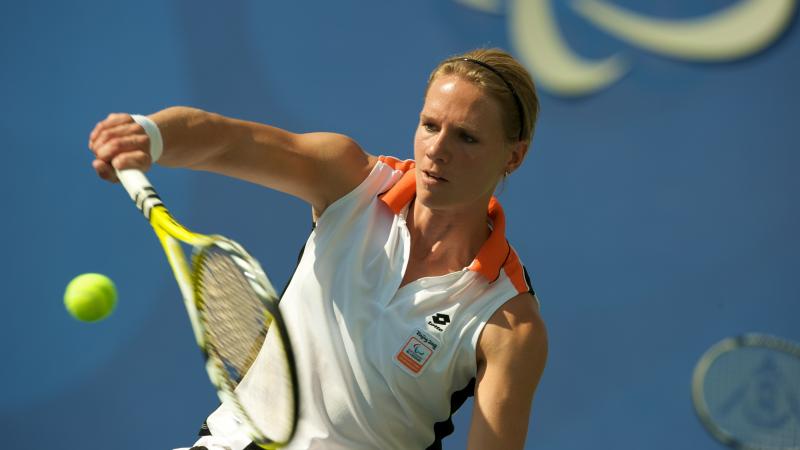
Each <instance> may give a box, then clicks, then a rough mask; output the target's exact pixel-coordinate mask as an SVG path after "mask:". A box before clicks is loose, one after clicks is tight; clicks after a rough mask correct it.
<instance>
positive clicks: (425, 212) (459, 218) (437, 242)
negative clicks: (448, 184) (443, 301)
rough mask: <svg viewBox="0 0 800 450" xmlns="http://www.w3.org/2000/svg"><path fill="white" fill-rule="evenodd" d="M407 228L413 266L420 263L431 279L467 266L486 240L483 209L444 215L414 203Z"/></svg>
mask: <svg viewBox="0 0 800 450" xmlns="http://www.w3.org/2000/svg"><path fill="white" fill-rule="evenodd" d="M407 224H408V230H409V233H410V234H411V260H412V262H418V263H422V265H423V266H426V267H428V268H429V269H430V270H431V271H433V272H435V273H433V275H435V274H443V273H449V272H453V271H456V270H460V269H462V268H463V267H465V266H468V265H469V264H470V263H471V262H472V260H473V259H474V258H475V256H476V255H477V254H478V251H479V250H480V248H481V246H482V245H483V243H484V242H486V239H487V238H488V237H489V227H488V225H487V219H486V206H484V207H483V208H482V209H480V210H479V209H477V208H472V209H465V210H454V211H443V210H434V209H430V208H427V207H425V206H424V205H422V204H421V203H420V202H418V201H416V199H415V200H413V201H412V204H411V206H410V207H409V214H408V218H407ZM440 272H441V273H440Z"/></svg>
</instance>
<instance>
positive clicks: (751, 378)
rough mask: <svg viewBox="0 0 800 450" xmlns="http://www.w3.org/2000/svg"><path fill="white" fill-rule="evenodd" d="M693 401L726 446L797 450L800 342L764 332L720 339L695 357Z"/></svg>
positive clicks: (799, 445) (745, 449) (799, 434)
mask: <svg viewBox="0 0 800 450" xmlns="http://www.w3.org/2000/svg"><path fill="white" fill-rule="evenodd" d="M692 400H693V403H694V407H695V411H696V412H697V415H698V417H699V418H700V421H701V422H702V423H703V425H704V426H705V427H706V428H707V429H708V431H709V432H710V433H711V434H712V435H713V436H714V437H715V438H716V439H717V440H719V441H720V442H722V443H723V444H725V445H728V446H730V447H732V448H735V449H743V450H751V449H752V450H756V449H757V450H797V449H800V346H798V345H797V344H795V343H792V342H789V341H786V340H783V339H779V338H777V337H773V336H768V335H762V334H745V335H742V336H739V337H732V338H727V339H724V340H722V341H720V342H719V343H717V344H715V345H714V346H712V347H711V348H710V349H708V351H707V352H706V353H705V354H704V355H703V356H702V357H701V358H700V360H699V361H698V363H697V366H696V367H695V370H694V375H693V377H692Z"/></svg>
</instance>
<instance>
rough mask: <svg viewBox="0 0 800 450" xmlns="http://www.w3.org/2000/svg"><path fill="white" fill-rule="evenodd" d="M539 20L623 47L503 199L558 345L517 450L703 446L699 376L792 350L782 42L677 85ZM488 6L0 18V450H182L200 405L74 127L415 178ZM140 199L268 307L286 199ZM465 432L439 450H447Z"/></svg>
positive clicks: (77, 12) (502, 18) (497, 17)
mask: <svg viewBox="0 0 800 450" xmlns="http://www.w3.org/2000/svg"><path fill="white" fill-rule="evenodd" d="M532 1H533V0H532ZM536 1H540V0H536ZM734 3H736V1H733V0H730V1H723V0H715V1H712V0H708V1H703V2H696V1H694V2H693V1H690V0H681V1H666V0H665V1H653V2H647V5H646V8H647V9H646V10H645V11H641V12H644V13H647V14H649V15H652V16H654V17H656V16H657V17H663V18H687V17H693V16H695V15H700V14H706V13H709V11H715V10H718V9H720V8H724V7H726V6H730V5H732V4H734ZM617 4H618V5H622V6H627V7H630V8H632V9H635V8H637V7H641V8H645V6H639V4H640V2H633V1H621V0H620V1H618V2H617ZM552 6H553V8H554V13H555V18H556V21H557V23H558V26H559V27H560V29H561V32H562V34H563V37H564V39H565V40H566V41H567V42H568V43H569V45H570V46H571V47H572V48H573V50H574V51H575V52H576V53H579V54H583V55H585V56H587V57H603V56H605V55H609V54H612V53H615V52H618V51H624V52H625V54H626V55H628V57H629V59H630V61H631V68H630V72H629V73H628V74H627V75H626V76H625V77H624V78H623V79H622V80H621V81H619V82H617V83H615V84H613V85H611V86H609V87H608V88H606V89H603V90H600V91H598V92H595V93H593V94H591V95H588V96H581V97H577V98H563V97H560V96H558V95H554V94H553V93H551V92H547V91H546V90H544V89H542V92H541V97H542V115H541V119H540V122H539V128H538V133H537V136H536V138H535V140H534V144H533V147H532V151H531V153H530V155H529V157H528V160H527V162H526V165H525V166H524V168H523V170H521V171H519V172H517V173H515V174H514V176H513V177H512V178H511V179H510V180H509V183H508V185H507V186H506V189H505V191H504V192H503V193H502V195H501V201H502V202H503V203H504V206H505V208H506V211H507V213H508V215H509V231H508V232H509V235H510V239H511V241H512V242H513V243H514V245H515V247H516V248H517V250H518V252H519V253H520V254H521V255H522V257H523V259H524V260H525V262H526V264H527V266H528V268H529V271H530V273H531V276H532V278H533V281H534V285H535V287H536V289H537V292H538V294H539V296H540V297H541V300H542V305H543V314H544V316H545V318H546V320H547V323H548V326H549V333H550V341H551V354H550V359H549V364H548V368H547V371H546V373H545V376H544V378H543V380H542V383H541V386H540V390H539V393H538V396H537V399H536V403H535V407H534V412H533V415H532V418H531V428H530V433H529V438H528V445H527V447H528V448H530V449H564V450H567V449H586V448H599V449H605V448H619V449H641V448H648V449H674V448H692V449H701V448H702V449H717V448H720V445H719V444H717V443H715V442H714V441H713V440H712V439H711V438H710V437H708V436H707V435H706V433H705V431H704V430H703V429H702V427H701V425H700V424H699V423H698V421H697V420H696V417H695V415H694V413H693V410H692V407H691V401H690V397H689V380H690V377H691V373H692V369H693V367H694V364H695V362H696V361H697V359H698V358H699V356H700V355H701V354H702V353H703V352H704V351H705V350H706V349H707V348H708V347H709V346H710V345H711V344H713V343H714V342H716V341H718V340H720V339H722V338H723V337H726V336H729V335H735V334H739V333H741V332H746V331H760V332H767V333H771V334H776V335H779V336H783V337H785V338H789V339H794V340H800V327H798V325H797V323H798V321H797V318H798V314H800V302H798V300H799V299H800V277H799V276H798V268H800V257H799V256H798V255H800V239H798V237H800V236H799V234H800V233H799V232H798V230H800V211H798V207H797V205H798V203H797V194H798V192H800V177H799V176H798V175H797V172H798V168H800V152H798V144H797V142H798V122H797V113H796V104H797V102H798V100H800V87H798V85H799V83H798V80H800V31H798V27H797V26H794V25H792V26H790V27H789V28H788V29H787V30H786V31H785V32H784V33H783V34H782V35H781V36H780V38H779V39H778V40H777V41H776V42H775V43H774V44H772V45H771V46H770V47H769V48H767V49H766V50H764V51H763V52H760V53H758V54H756V55H752V56H750V57H747V58H744V59H740V60H737V61H733V62H727V63H715V64H711V63H703V62H692V63H690V62H686V61H682V60H680V59H679V58H665V57H661V56H657V55H654V54H652V53H648V52H646V51H642V50H639V49H637V48H635V47H633V46H630V45H628V44H626V43H624V42H622V41H620V40H617V39H614V38H612V37H610V36H608V35H607V34H604V33H603V32H601V31H599V30H598V29H597V28H594V27H592V26H591V25H590V24H588V23H587V22H586V21H585V20H583V19H581V18H580V17H579V16H578V15H576V14H575V13H574V12H573V11H572V10H571V9H570V8H569V7H568V4H567V2H556V1H553V2H552ZM506 12H508V14H506V13H503V12H502V11H501V12H500V13H498V14H489V13H485V12H481V11H479V10H477V9H474V8H470V7H467V6H464V5H461V4H458V3H455V2H453V1H448V0H409V1H403V2H394V3H392V4H389V3H387V2H374V1H367V0H347V1H337V2H322V1H320V2H311V1H294V2H255V1H251V2H229V3H224V4H223V2H211V1H190V0H175V1H140V2H109V1H96V0H91V1H82V2H56V1H31V2H13V3H12V2H4V3H2V8H1V9H0V61H2V63H0V64H2V65H1V66H0V104H2V108H0V136H2V138H1V139H2V148H3V155H4V157H3V160H4V164H3V169H2V172H3V176H2V177H0V187H2V188H3V192H4V193H6V199H5V206H6V208H5V209H4V213H3V220H2V221H0V227H2V228H0V230H2V233H3V235H4V236H6V238H5V242H4V250H5V251H4V257H3V258H2V263H1V264H2V271H0V273H1V274H2V275H0V276H2V284H3V294H2V302H3V311H4V314H3V315H2V327H0V333H1V334H0V337H2V341H3V342H5V343H6V347H5V350H4V354H5V355H6V357H5V358H4V364H3V368H2V375H1V376H2V386H4V387H3V389H2V390H0V436H1V439H2V442H3V445H4V447H5V448H14V449H41V448H48V447H50V446H56V447H58V448H76V449H77V448H80V449H84V450H90V449H107V448H116V449H120V450H123V449H131V450H133V449H142V448H161V449H169V448H172V447H178V446H182V445H190V444H191V443H192V442H193V441H194V433H195V432H196V429H197V426H198V425H199V424H200V423H201V422H202V420H203V418H204V417H205V415H206V414H207V413H208V412H209V411H210V410H211V409H212V408H213V407H214V406H215V404H216V399H215V396H214V393H213V390H212V389H211V388H210V386H209V385H208V383H207V381H206V378H205V375H204V371H203V370H202V367H201V358H200V355H199V354H198V352H197V351H196V350H195V349H194V347H193V343H192V337H191V330H190V327H189V324H188V321H187V320H186V318H185V315H184V313H183V310H182V308H183V307H182V305H181V302H180V300H179V294H178V290H177V288H176V286H175V284H174V282H173V280H172V278H171V275H170V273H169V271H168V266H167V265H166V263H165V262H164V260H163V257H162V255H161V250H160V248H159V246H158V245H157V243H156V241H155V240H154V239H153V236H152V235H151V231H150V230H149V229H148V227H147V226H146V223H145V222H144V221H143V220H142V219H141V217H140V216H139V214H138V212H137V211H136V210H135V209H134V208H132V207H131V205H130V204H129V202H128V201H127V199H126V198H125V194H124V193H123V191H122V189H121V188H120V187H119V186H112V185H108V184H107V183H105V182H102V181H101V180H99V179H97V178H96V177H95V176H94V173H93V171H92V169H91V166H90V161H91V157H90V153H89V152H88V151H87V150H86V141H87V136H88V133H89V131H90V130H91V129H92V127H93V126H94V124H95V122H97V121H98V120H100V119H101V118H103V117H104V116H105V115H106V114H107V113H109V112H114V111H126V112H139V113H149V112H152V111H155V110H158V109H161V108H163V107H166V106H169V105H174V104H183V105H191V106H196V107H200V108H205V109H209V110H212V111H216V112H220V113H223V114H227V115H233V116H236V117H241V118H247V119H251V120H258V121H264V122H268V123H271V124H275V125H277V126H281V127H285V128H287V129H290V130H292V131H297V132H302V131H310V130H330V131H337V132H342V133H347V134H350V135H351V136H353V137H354V138H356V139H357V140H358V141H359V142H360V143H361V144H362V145H363V146H364V147H365V148H366V149H367V150H368V151H370V152H371V153H374V154H393V155H397V156H400V157H407V158H410V157H411V156H412V148H411V145H412V137H413V131H414V127H415V124H416V117H417V114H418V111H419V108H420V106H421V102H422V92H423V89H424V86H425V80H426V77H427V74H428V72H429V71H430V69H431V68H432V67H433V66H434V65H435V64H436V62H437V61H438V60H440V59H442V58H444V57H446V56H449V55H451V54H455V53H459V52H462V51H465V50H467V49H470V48H473V47H477V46H484V45H491V46H501V47H505V48H508V49H510V50H512V51H514V50H515V49H514V47H513V45H512V42H511V41H510V38H509V31H508V23H509V17H510V14H511V13H512V12H513V11H511V8H510V7H509V10H508V11H506ZM795 14H796V13H795ZM792 21H793V22H796V21H797V18H796V17H793V18H792ZM534 48H535V45H534ZM151 178H152V179H153V180H154V182H155V183H156V185H157V186H158V187H159V190H160V191H161V193H162V196H163V197H164V198H165V199H166V200H167V202H168V204H170V206H171V208H172V209H173V210H174V211H175V213H176V215H178V217H181V218H182V219H183V221H184V222H186V223H187V224H190V225H191V226H192V227H194V228H197V229H198V230H200V231H209V232H212V231H219V232H222V233H224V234H226V235H228V236H230V237H232V238H234V239H237V240H240V241H242V242H244V243H246V245H247V246H248V247H249V248H250V249H251V251H252V253H254V254H255V255H256V256H257V257H258V258H259V259H261V260H262V262H263V263H264V265H265V267H266V269H267V271H268V272H269V273H271V275H272V277H273V281H274V282H275V284H276V285H283V283H284V282H285V281H286V279H287V278H288V276H289V274H290V273H291V269H292V267H293V263H294V258H295V255H296V252H297V250H298V248H299V246H300V245H301V244H302V243H303V242H304V240H305V238H306V236H307V232H308V225H309V209H308V207H307V206H306V205H304V204H302V203H301V202H299V201H297V200H294V199H291V198H287V197H285V196H282V195H279V194H275V193H272V192H268V191H266V190H263V189H260V188H257V187H255V186H251V185H248V184H245V183H242V182H238V181H235V180H230V179H226V178H223V177H218V176H214V175H209V174H203V173H190V172H187V171H182V170H167V169H163V168H156V169H154V171H153V172H152V174H151ZM253 204H256V205H261V206H259V207H257V208H252V206H250V207H247V206H246V205H253ZM207 205H215V206H214V211H213V212H209V211H207V210H206V208H205V207H206V206H207ZM89 271H98V272H103V273H106V274H108V275H109V276H111V277H112V278H113V279H114V280H115V281H116V282H117V284H118V288H119V292H120V299H119V304H118V308H117V310H116V311H115V312H114V314H113V315H112V316H111V317H110V318H109V319H107V320H105V321H104V322H100V323H96V324H82V323H78V322H77V321H75V320H74V319H72V318H71V317H69V316H68V315H67V313H66V312H65V311H64V308H63V304H62V293H63V289H64V286H65V285H66V283H67V282H68V281H69V280H70V279H71V278H72V277H73V276H75V275H77V274H79V273H82V272H89ZM143 280H147V281H146V282H143ZM468 419H469V411H468V410H467V411H463V412H462V413H461V414H459V415H458V416H457V426H458V429H457V432H456V435H454V436H453V437H451V438H450V439H448V440H447V441H446V444H447V448H452V449H455V448H462V447H463V445H464V442H465V436H466V425H467V424H468Z"/></svg>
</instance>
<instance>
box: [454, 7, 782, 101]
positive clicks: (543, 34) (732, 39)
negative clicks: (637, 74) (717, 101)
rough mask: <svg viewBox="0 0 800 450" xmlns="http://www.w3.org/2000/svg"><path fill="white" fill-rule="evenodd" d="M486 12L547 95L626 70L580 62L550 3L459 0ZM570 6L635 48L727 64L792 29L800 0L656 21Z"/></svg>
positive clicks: (619, 61)
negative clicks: (498, 18)
mask: <svg viewBox="0 0 800 450" xmlns="http://www.w3.org/2000/svg"><path fill="white" fill-rule="evenodd" d="M457 1H458V2H459V3H461V4H463V5H465V6H469V7H471V8H474V9H477V10H479V11H483V12H486V13H494V14H502V13H503V12H505V13H506V15H507V16H508V25H509V34H510V39H511V43H512V45H513V46H514V50H515V52H516V53H517V55H518V56H519V58H520V60H522V62H523V63H524V64H525V65H526V66H527V67H528V68H529V69H530V70H531V72H532V73H533V76H534V78H535V79H536V81H537V83H538V84H539V85H540V86H541V87H542V88H544V89H546V90H548V91H550V92H552V93H554V94H557V95H562V96H570V97H576V96H582V95H587V94H591V93H593V92H596V91H599V90H601V89H603V88H605V87H607V86H609V85H610V84H612V83H614V82H615V81H617V80H619V79H620V78H621V77H622V76H624V75H625V73H627V72H628V70H629V68H630V65H631V62H630V60H629V59H628V58H626V57H625V56H623V55H622V54H619V53H617V54H614V55H611V56H609V57H607V58H605V59H602V60H591V59H587V58H583V57H581V56H580V55H578V54H577V53H575V52H574V51H573V50H572V49H571V48H570V47H569V46H568V45H567V43H566V42H565V40H564V39H563V37H562V35H561V31H560V30H559V28H558V24H557V22H556V20H555V17H554V15H553V11H552V9H551V2H550V0H508V2H507V4H505V9H506V10H505V11H504V3H503V2H502V1H501V0H457ZM569 5H570V7H571V8H572V9H573V10H574V11H575V12H576V13H577V14H579V15H580V16H581V17H583V18H585V19H586V20H587V21H589V22H590V23H592V24H593V25H594V26H596V27H597V28H599V29H601V30H603V31H605V32H606V33H608V34H610V35H613V36H615V37H616V38H618V39H620V40H623V41H625V42H627V43H629V44H631V45H633V46H636V47H639V48H641V49H644V50H647V51H649V52H652V53H656V54H659V55H664V56H669V57H673V58H677V59H681V60H687V61H702V62H725V61H733V60H737V59H741V58H745V57H747V56H750V55H753V54H755V53H758V52H760V51H762V50H764V49H765V48H766V47H767V46H769V45H770V44H771V43H773V42H775V40H776V39H777V38H778V37H779V36H780V35H781V33H783V32H784V31H785V30H786V29H787V28H788V26H789V24H790V23H791V21H792V18H793V15H794V9H795V7H796V5H797V0H741V1H739V2H738V3H735V4H733V5H731V6H729V7H727V8H724V9H721V10H719V11H716V12H714V13H711V14H708V15H705V16H700V17H694V18H690V19H681V20H675V19H660V18H655V17H649V16H646V15H643V14H639V13H635V12H632V11H629V10H626V9H623V8H621V7H618V6H615V5H613V4H611V3H609V2H608V1H603V0H571V1H570V3H569Z"/></svg>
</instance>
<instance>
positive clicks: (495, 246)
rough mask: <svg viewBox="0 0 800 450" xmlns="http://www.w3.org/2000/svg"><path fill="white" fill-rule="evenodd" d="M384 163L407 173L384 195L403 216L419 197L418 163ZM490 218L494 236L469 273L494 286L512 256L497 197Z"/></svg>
mask: <svg viewBox="0 0 800 450" xmlns="http://www.w3.org/2000/svg"><path fill="white" fill-rule="evenodd" d="M380 161H381V162H383V163H384V164H386V165H388V166H390V167H392V168H393V169H395V170H401V171H403V172H405V173H404V174H403V176H402V178H400V180H399V181H398V182H397V183H395V185H394V186H392V187H391V188H389V190H388V191H386V192H384V193H383V194H381V195H380V199H381V201H383V202H384V203H385V204H386V206H388V207H389V209H391V210H392V211H393V212H394V213H395V214H399V213H400V211H402V210H403V208H405V207H406V205H408V204H409V203H410V202H411V200H412V199H413V198H414V196H415V195H416V194H417V180H416V169H415V168H414V162H413V161H400V160H397V159H395V158H391V157H383V156H382V157H381V158H380ZM488 216H489V220H490V221H491V223H492V232H491V234H490V235H489V238H488V239H486V242H484V243H483V245H482V246H481V249H480V250H479V251H478V255H477V256H476V257H475V259H474V260H473V261H472V263H471V264H470V265H469V266H468V267H467V269H469V270H471V271H473V272H478V273H480V274H481V275H483V276H484V278H486V279H487V280H488V281H489V282H493V281H494V280H496V279H497V277H498V276H500V269H502V268H503V266H504V265H505V263H506V260H507V259H508V256H509V253H510V252H511V247H510V246H509V245H508V241H506V217H505V214H504V213H503V207H502V206H500V202H499V201H498V200H497V198H495V197H492V198H491V200H489V208H488Z"/></svg>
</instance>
